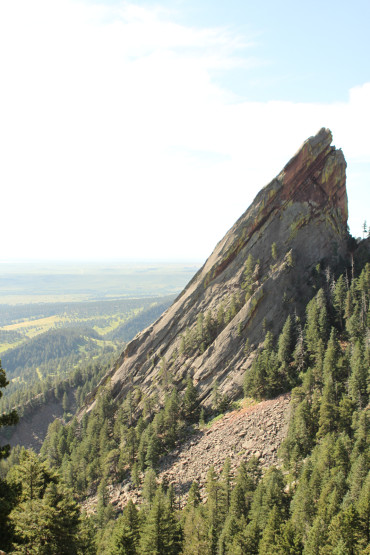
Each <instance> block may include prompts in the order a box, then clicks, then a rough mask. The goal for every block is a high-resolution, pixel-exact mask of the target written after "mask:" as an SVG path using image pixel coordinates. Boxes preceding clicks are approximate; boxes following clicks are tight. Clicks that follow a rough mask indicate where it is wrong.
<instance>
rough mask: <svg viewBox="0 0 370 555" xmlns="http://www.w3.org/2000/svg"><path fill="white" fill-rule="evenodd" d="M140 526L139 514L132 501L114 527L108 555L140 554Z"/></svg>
mask: <svg viewBox="0 0 370 555" xmlns="http://www.w3.org/2000/svg"><path fill="white" fill-rule="evenodd" d="M139 539H140V525H139V512H138V510H137V508H136V507H135V505H134V504H133V502H132V501H131V499H130V500H129V501H128V503H127V505H126V507H125V509H124V511H123V515H122V516H120V517H119V518H118V520H117V521H116V524H115V526H114V529H113V532H112V537H111V541H110V545H109V550H108V555H136V554H138V553H139Z"/></svg>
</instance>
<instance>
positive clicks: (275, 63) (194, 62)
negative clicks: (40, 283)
mask: <svg viewBox="0 0 370 555" xmlns="http://www.w3.org/2000/svg"><path fill="white" fill-rule="evenodd" d="M369 21H370V2H369V1H368V0H353V1H352V2H351V3H350V2H348V1H347V0H336V1H332V0H326V1H325V2H323V1H322V0H320V1H318V0H311V1H310V2H305V3H301V2H297V1H296V0H295V1H294V2H293V1H291V0H282V1H281V2H276V0H264V1H263V2H256V0H253V1H250V0H228V1H227V2H226V1H225V0H223V1H222V0H212V1H211V0H172V1H166V0H162V1H160V0H159V1H158V2H154V1H140V0H138V1H135V2H122V1H120V0H111V1H99V0H96V1H95V0H85V1H83V0H79V1H77V0H32V2H30V1H29V0H1V2H0V52H1V56H0V83H1V86H0V187H1V220H0V221H1V232H2V240H1V249H0V261H11V260H31V259H38V260H58V259H60V260H61V259H64V260H91V259H122V260H144V259H150V260H157V259H158V260H199V261H202V260H204V259H205V258H206V257H207V256H208V255H209V254H210V253H211V251H212V250H213V248H214V247H215V245H216V243H217V242H218V241H219V240H220V239H221V238H222V237H223V236H224V234H225V233H226V232H227V230H228V229H229V228H230V227H231V226H232V225H233V223H234V222H235V221H236V219H237V218H238V217H239V216H240V215H241V214H242V213H243V212H244V211H245V210H246V209H247V208H248V206H249V205H250V204H251V202H252V201H253V199H254V197H255V195H256V194H257V193H258V191H259V190H260V189H261V188H262V187H263V186H264V185H266V184H267V183H268V182H269V181H271V179H272V178H273V177H274V176H275V175H276V174H277V173H279V171H280V170H281V169H282V167H283V166H284V165H285V163H286V162H287V161H288V160H289V159H290V158H291V156H292V155H293V154H294V153H295V152H296V150H297V149H298V148H299V146H300V145H301V143H302V142H303V141H304V140H305V139H306V138H308V137H309V136H311V135H314V134H315V133H316V132H317V131H318V130H319V129H320V128H321V127H329V128H330V129H331V130H332V133H333V138H334V139H333V144H334V145H335V146H337V147H338V148H339V147H340V148H342V149H343V152H344V155H345V157H346V160H347V164H348V167H347V191H348V198H349V211H350V219H349V225H350V231H351V233H352V234H353V235H355V236H360V235H361V234H362V227H363V222H364V221H365V220H367V222H368V223H369V224H370V213H369V207H370V132H369V129H370V64H369V58H370V33H369V32H368V23H369Z"/></svg>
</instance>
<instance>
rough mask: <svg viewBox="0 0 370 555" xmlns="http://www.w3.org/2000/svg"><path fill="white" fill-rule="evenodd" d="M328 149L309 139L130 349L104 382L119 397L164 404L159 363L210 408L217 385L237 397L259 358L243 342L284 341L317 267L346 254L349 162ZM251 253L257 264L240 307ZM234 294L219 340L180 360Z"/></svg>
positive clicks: (319, 139)
mask: <svg viewBox="0 0 370 555" xmlns="http://www.w3.org/2000/svg"><path fill="white" fill-rule="evenodd" d="M331 142H332V135H331V133H330V131H329V130H328V129H321V130H320V131H319V133H318V134H317V135H315V136H314V137H310V138H309V139H308V140H307V141H306V142H305V143H304V144H303V145H302V146H301V148H300V149H299V150H298V152H297V153H296V154H295V156H294V157H293V158H292V159H291V160H290V161H289V162H288V164H287V165H286V166H285V168H284V169H283V170H282V172H281V173H280V174H279V175H278V176H277V177H276V178H275V179H273V181H271V183H269V184H268V185H267V186H266V187H265V188H264V189H262V190H261V191H260V192H259V194H258V195H257V196H256V198H255V200H254V201H253V203H252V205H251V206H250V207H249V208H248V210H247V211H246V212H245V213H244V214H243V215H242V216H241V217H240V218H239V220H238V221H237V222H236V223H235V224H234V226H233V227H232V228H231V229H230V230H229V231H228V233H227V234H226V235H225V237H224V238H223V239H222V240H221V241H220V242H219V243H218V245H217V246H216V248H215V250H214V251H213V253H212V254H211V256H210V257H209V258H208V260H207V261H206V262H205V264H204V266H203V267H202V268H201V269H200V270H199V271H198V273H197V274H196V275H195V276H194V278H193V279H192V280H191V282H190V283H189V284H188V285H187V287H186V288H185V289H184V291H183V292H182V293H181V295H180V296H179V297H178V298H177V299H176V301H175V302H174V303H173V305H172V306H171V307H170V308H169V309H168V310H167V311H166V312H165V313H164V314H163V315H162V316H161V317H160V318H159V320H157V321H156V322H155V323H154V324H153V325H152V326H150V327H149V328H147V329H146V330H144V331H143V332H141V333H140V334H138V335H137V336H136V338H135V339H134V340H133V341H132V342H131V343H130V344H129V345H128V346H127V348H126V349H125V351H124V352H123V353H122V355H121V356H120V358H119V359H118V361H117V363H116V364H115V365H114V367H113V368H112V369H111V371H110V373H109V376H107V378H110V380H111V385H112V390H113V396H114V397H115V398H122V397H124V396H125V395H126V394H127V392H128V390H129V389H130V388H131V387H132V386H138V387H140V389H141V390H142V391H143V392H144V393H145V394H147V395H152V394H154V393H156V392H157V393H158V394H159V398H161V396H162V395H163V387H162V385H161V384H162V380H163V372H162V374H161V357H165V359H166V361H167V366H168V367H169V374H170V375H171V379H172V381H173V382H174V383H175V384H177V386H178V387H179V388H182V387H184V386H183V385H182V384H183V382H182V380H183V378H184V377H186V376H187V375H188V374H189V373H190V374H191V375H192V376H193V377H194V380H195V383H196V384H197V387H198V390H199V393H200V396H201V398H202V399H203V400H204V402H205V404H206V405H207V403H209V402H210V392H211V389H212V384H213V382H214V380H215V379H216V378H217V380H218V383H219V386H220V392H227V393H228V394H230V395H231V396H232V397H235V396H237V395H238V393H239V392H240V388H241V383H242V377H243V375H244V372H245V370H246V369H247V368H248V367H249V366H250V364H251V362H252V360H253V348H252V355H251V356H249V357H246V355H245V351H244V347H245V343H246V340H247V339H248V340H249V343H250V344H251V345H252V347H253V346H254V347H257V346H258V345H259V344H260V343H261V342H262V341H263V339H264V335H265V329H266V326H267V329H269V330H271V331H272V332H273V333H274V334H278V333H279V332H280V330H281V328H282V326H283V324H284V322H285V319H286V318H287V316H288V315H289V314H292V313H293V312H294V311H296V312H297V313H298V315H299V314H302V312H303V310H304V307H305V304H306V302H307V301H308V299H309V298H310V296H311V295H312V273H313V270H314V268H315V266H316V265H317V264H318V262H322V263H324V264H327V265H335V264H336V263H338V261H339V260H340V259H341V258H345V257H346V256H347V240H348V232H347V216H348V210H347V193H346V185H345V182H346V177H345V169H346V162H345V159H344V156H343V154H342V151H341V150H337V149H336V148H335V147H333V146H330V145H331ZM273 243H275V247H274V255H275V256H274V257H272V245H273ZM249 255H251V256H252V257H253V261H254V262H255V263H257V261H258V266H256V268H255V272H254V274H253V283H252V285H251V296H250V298H248V300H247V301H246V302H244V298H245V290H244V289H243V283H244V281H245V276H244V270H245V264H246V260H247V258H248V256H249ZM233 294H234V297H235V295H239V296H240V298H241V299H242V301H243V302H242V303H241V307H240V309H239V311H238V312H237V313H236V315H235V316H234V317H233V318H232V319H231V321H229V323H228V324H227V325H226V326H225V327H224V328H223V329H222V331H220V330H219V333H218V335H217V337H216V338H215V339H214V340H213V342H212V343H211V344H210V345H209V346H208V347H207V348H206V350H205V351H204V352H203V353H200V352H199V351H197V352H194V353H193V354H191V355H188V356H185V355H184V354H183V355H180V354H179V351H180V344H181V336H182V334H184V333H185V331H186V328H190V330H192V329H195V327H196V325H197V319H198V315H199V314H200V313H203V314H204V315H205V314H206V313H207V312H209V313H210V314H212V316H213V317H215V318H216V314H217V312H218V309H219V307H220V305H223V307H224V309H225V311H227V310H228V308H229V307H230V305H231V303H232V297H233ZM283 299H284V302H282V300H283ZM107 378H106V379H107ZM92 406H93V403H92V404H91V405H90V406H89V407H86V408H87V410H89V408H91V407H92Z"/></svg>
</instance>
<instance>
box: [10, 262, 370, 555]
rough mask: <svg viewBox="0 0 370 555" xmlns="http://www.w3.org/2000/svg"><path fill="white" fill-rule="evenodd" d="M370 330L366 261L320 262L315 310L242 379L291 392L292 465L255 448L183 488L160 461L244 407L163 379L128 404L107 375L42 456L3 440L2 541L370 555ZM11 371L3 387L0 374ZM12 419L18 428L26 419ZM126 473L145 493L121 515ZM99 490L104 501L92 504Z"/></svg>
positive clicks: (285, 451)
mask: <svg viewBox="0 0 370 555" xmlns="http://www.w3.org/2000/svg"><path fill="white" fill-rule="evenodd" d="M247 287H248V283H247V284H246V285H245V287H244V290H246V289H247ZM247 293H248V292H247ZM244 294H245V291H244ZM247 296H248V295H247ZM240 302H241V301H240V297H239V298H238V300H237V302H236V304H238V303H240ZM231 317H232V315H231ZM202 326H203V324H202V323H201V322H200V323H199V325H198V327H199V328H201V327H202ZM369 328H370V262H369V260H368V258H367V259H364V260H362V261H359V262H358V263H357V266H356V265H354V266H352V268H347V269H344V271H343V272H342V273H339V274H337V273H335V272H334V271H332V270H330V269H329V268H325V269H320V268H319V267H318V269H317V284H316V288H315V290H314V291H313V296H312V298H311V300H310V301H309V302H308V304H307V306H306V309H305V317H304V318H299V317H298V316H297V314H296V313H294V312H293V313H292V314H290V315H289V316H288V318H287V320H286V322H285V324H284V326H283V329H282V331H281V333H280V335H279V336H278V337H274V336H273V335H272V333H271V332H270V331H269V330H268V329H266V330H265V340H264V342H263V345H262V346H261V348H260V349H259V351H258V352H257V354H256V356H255V357H254V360H253V363H252V366H251V368H250V369H248V370H247V372H246V375H245V380H244V396H245V397H252V398H254V399H255V400H256V401H261V400H265V399H271V398H275V397H277V396H278V395H280V394H282V393H285V392H291V413H290V421H289V426H288V432H287V435H286V438H285V440H284V441H283V444H282V445H281V447H280V452H279V456H280V461H281V464H279V465H277V466H271V467H269V468H267V469H266V468H263V467H262V466H261V464H260V461H259V460H258V458H255V457H252V458H250V459H249V460H247V461H242V462H241V463H240V465H239V468H238V470H237V472H236V473H232V472H231V469H230V460H229V459H226V460H225V462H224V465H223V468H222V471H221V472H217V471H216V470H215V468H214V467H213V466H211V467H210V468H208V469H207V479H206V483H205V488H203V489H202V488H201V487H200V484H198V483H197V482H196V481H194V482H193V483H192V484H191V485H189V489H188V491H187V495H186V496H181V495H179V492H178V488H177V487H176V484H173V483H165V482H163V481H160V480H159V479H158V467H159V465H160V461H161V457H163V456H164V455H165V454H166V453H169V452H171V450H173V449H174V448H176V447H177V446H178V445H180V444H181V443H182V442H183V440H184V439H185V438H186V437H188V436H189V435H190V434H191V433H192V431H193V430H195V429H199V428H202V427H204V426H206V425H207V421H209V420H211V419H212V418H214V417H217V416H218V418H222V414H224V412H225V411H227V410H230V409H232V408H235V405H234V406H233V404H232V402H231V400H229V399H227V398H221V399H220V398H219V397H218V396H217V387H216V386H215V392H214V403H213V406H212V411H211V412H210V411H208V412H207V411H204V407H202V403H201V402H200V400H199V397H198V392H197V389H196V387H195V385H194V383H193V379H192V378H191V377H190V376H188V378H187V380H186V383H185V384H183V387H182V389H181V390H180V388H178V387H177V386H176V384H174V383H172V382H170V381H168V382H166V387H165V398H164V401H163V402H162V401H161V399H159V398H156V397H155V396H154V397H150V396H147V397H145V396H144V397H143V392H142V391H141V390H140V388H132V389H131V391H130V392H129V394H128V395H127V396H126V397H125V399H121V400H120V402H119V403H118V402H116V401H113V399H112V395H111V390H110V386H109V380H108V381H107V382H106V383H103V384H101V386H100V388H99V389H97V390H95V393H94V395H95V401H96V402H95V406H94V408H93V409H92V410H91V411H89V412H84V413H83V412H82V413H80V414H79V417H78V418H77V417H74V418H71V420H70V422H69V423H68V424H65V423H63V422H62V421H61V420H55V421H54V422H53V423H52V424H51V425H50V426H49V431H48V435H47V437H46V439H45V441H44V443H43V446H42V449H41V452H40V454H39V455H37V454H36V453H34V452H33V451H32V450H26V449H23V448H15V449H13V450H12V451H11V452H10V453H9V450H8V449H7V448H6V447H5V448H3V449H2V451H1V457H2V461H1V464H0V472H1V474H0V476H1V481H0V503H1V504H0V538H1V545H0V547H1V548H2V549H3V550H4V551H6V552H9V553H15V554H18V553H29V554H31V553H32V554H34V553H35V554H36V553H37V554H54V553H55V554H107V555H118V554H126V555H129V554H130V555H135V554H137V555H144V554H147V555H172V554H173V555H175V554H178V555H180V554H182V555H194V554H198V555H243V554H245V555H248V554H251V555H254V554H255V555H267V554H271V555H272V554H278V555H283V554H287V555H288V554H289V555H300V554H303V555H331V554H337V555H355V554H358V555H365V554H370V471H369V457H370V444H369V394H370V376H369V368H370V329H369ZM214 337H215V336H212V334H211V335H209V338H208V340H209V342H211V343H212V341H213V340H214ZM207 345H208V344H207ZM187 348H189V347H188V345H186V344H185V345H184V350H185V352H184V353H183V356H186V349H187ZM199 348H200V349H201V348H205V346H204V345H203V346H202V342H201V343H200V345H199ZM245 352H246V356H248V353H249V346H248V344H247V343H246V348H245ZM162 364H163V375H165V374H166V361H162ZM4 367H5V365H4ZM0 376H1V379H2V381H1V382H0V387H1V388H2V389H3V388H5V387H6V378H5V372H4V371H3V370H2V373H1V375H0ZM139 406H140V407H144V408H143V409H140V410H139V408H138V407H139ZM2 418H3V420H2V421H0V424H1V425H7V424H10V423H12V422H10V421H8V420H9V419H10V420H11V419H14V418H15V415H14V414H13V413H9V414H8V415H4V416H3V417H2ZM7 419H8V420H7ZM127 478H129V480H130V483H131V484H132V485H133V487H136V488H140V490H141V492H142V495H141V502H140V503H134V502H133V501H129V502H128V503H127V505H126V506H125V507H124V509H123V512H118V511H116V509H115V507H114V506H113V505H112V504H111V503H110V491H111V490H112V488H113V487H115V485H117V484H119V483H120V482H122V481H123V480H125V479H127ZM94 496H95V498H96V500H97V503H96V507H95V510H93V511H91V510H89V511H86V510H85V509H86V508H87V506H88V504H87V500H88V499H89V498H91V497H94Z"/></svg>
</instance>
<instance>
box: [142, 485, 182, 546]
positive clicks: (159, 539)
mask: <svg viewBox="0 0 370 555" xmlns="http://www.w3.org/2000/svg"><path fill="white" fill-rule="evenodd" d="M181 547H182V534H181V528H180V524H179V522H178V521H177V519H176V517H175V514H174V512H173V509H171V507H170V506H169V504H168V501H167V499H166V496H165V495H164V493H163V490H162V488H161V487H159V488H158V489H157V492H156V494H155V497H154V499H153V503H152V506H151V508H150V511H149V513H148V515H147V517H146V521H145V523H144V524H143V528H142V532H141V536H140V553H141V554H142V555H177V554H179V553H180V552H181Z"/></svg>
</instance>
